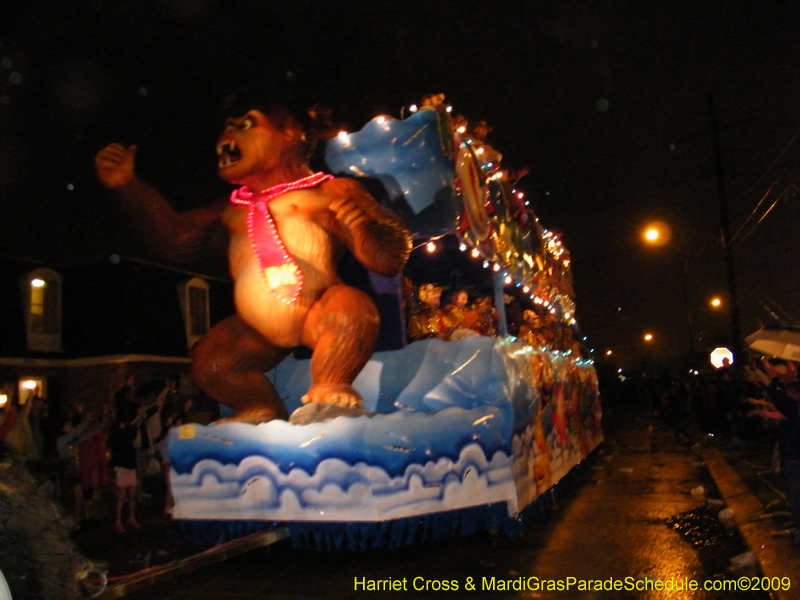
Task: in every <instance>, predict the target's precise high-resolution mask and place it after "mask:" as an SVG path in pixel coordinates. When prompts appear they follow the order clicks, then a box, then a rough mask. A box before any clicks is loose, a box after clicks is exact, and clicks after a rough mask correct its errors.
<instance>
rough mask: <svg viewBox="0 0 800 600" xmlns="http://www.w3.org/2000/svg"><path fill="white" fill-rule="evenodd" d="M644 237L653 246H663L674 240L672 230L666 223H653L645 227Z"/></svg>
mask: <svg viewBox="0 0 800 600" xmlns="http://www.w3.org/2000/svg"><path fill="white" fill-rule="evenodd" d="M643 237H644V240H645V242H647V243H648V244H650V245H651V246H663V245H664V244H667V243H669V241H670V239H672V229H671V228H670V226H669V225H668V224H667V223H665V222H664V221H653V222H652V223H650V224H649V225H647V226H646V227H645V229H644V233H643Z"/></svg>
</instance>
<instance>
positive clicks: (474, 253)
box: [471, 248, 481, 258]
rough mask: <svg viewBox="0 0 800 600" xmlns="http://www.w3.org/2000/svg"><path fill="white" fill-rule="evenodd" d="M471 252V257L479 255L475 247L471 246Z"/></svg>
mask: <svg viewBox="0 0 800 600" xmlns="http://www.w3.org/2000/svg"><path fill="white" fill-rule="evenodd" d="M471 254H472V258H478V257H479V256H480V255H481V253H480V251H479V250H478V249H477V248H473V249H472V252H471Z"/></svg>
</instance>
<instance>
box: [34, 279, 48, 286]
mask: <svg viewBox="0 0 800 600" xmlns="http://www.w3.org/2000/svg"><path fill="white" fill-rule="evenodd" d="M44 285H45V284H44V280H43V279H31V287H35V288H39V287H44Z"/></svg>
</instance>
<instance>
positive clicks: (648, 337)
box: [644, 333, 653, 342]
mask: <svg viewBox="0 0 800 600" xmlns="http://www.w3.org/2000/svg"><path fill="white" fill-rule="evenodd" d="M644 341H645V342H651V341H653V334H652V333H645V334H644Z"/></svg>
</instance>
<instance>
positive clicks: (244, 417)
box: [214, 406, 286, 425]
mask: <svg viewBox="0 0 800 600" xmlns="http://www.w3.org/2000/svg"><path fill="white" fill-rule="evenodd" d="M275 419H286V414H279V413H278V412H276V411H275V409H274V408H271V407H269V406H251V407H248V408H243V409H242V410H237V411H236V412H235V413H233V414H232V415H230V416H229V417H225V418H224V419H217V420H216V421H214V424H215V425H218V424H220V423H230V422H237V423H250V424H252V425H258V424H259V423H266V422H268V421H273V420H275Z"/></svg>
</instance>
